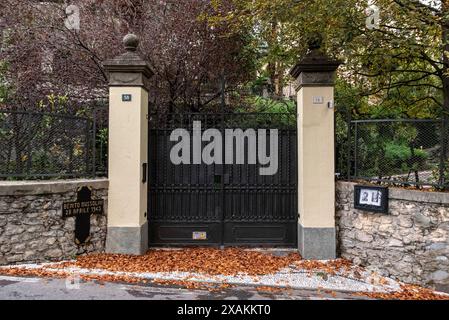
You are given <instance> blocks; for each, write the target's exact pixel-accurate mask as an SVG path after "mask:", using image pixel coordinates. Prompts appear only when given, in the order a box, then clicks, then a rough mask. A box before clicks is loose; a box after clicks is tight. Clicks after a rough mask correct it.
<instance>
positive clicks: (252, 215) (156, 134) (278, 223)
mask: <svg viewBox="0 0 449 320" xmlns="http://www.w3.org/2000/svg"><path fill="white" fill-rule="evenodd" d="M195 120H199V121H201V122H202V126H203V127H202V132H204V130H206V129H209V128H215V129H219V130H220V132H221V133H222V136H223V137H225V135H224V132H225V129H235V128H241V129H242V130H245V129H248V128H253V129H255V130H257V129H278V132H279V141H280V143H279V155H280V156H279V169H278V173H277V174H276V175H274V176H259V175H258V174H257V171H258V168H259V167H260V165H259V164H258V165H248V164H244V165H237V164H233V165H229V164H227V165H217V164H213V165H209V166H208V165H206V164H199V165H179V166H175V165H173V164H172V163H171V162H170V159H169V153H170V148H171V147H172V146H173V145H174V144H176V142H170V141H169V137H170V133H171V131H172V130H174V129H178V128H184V129H187V130H189V132H190V134H192V123H193V121H195ZM148 121H149V139H148V153H149V154H148V159H149V186H148V211H147V212H148V224H149V243H150V245H151V246H167V245H173V246H185V245H188V246H190V245H202V246H203V245H209V246H221V245H224V246H284V247H286V246H288V247H290V246H291V247H295V246H296V244H297V212H298V210H297V181H298V179H297V163H298V161H297V127H296V114H292V113H279V114H278V113H276V114H272V113H232V114H230V113H229V114H226V113H214V114H211V113H183V114H151V115H150V116H149V120H148ZM190 143H191V144H192V140H191V142H190ZM205 144H206V143H203V144H202V148H203V147H204V145H205ZM224 145H225V144H224V141H223V143H222V146H223V150H222V156H223V159H224V158H225V152H226V151H225V148H224ZM191 148H192V145H191ZM202 148H201V150H202ZM247 148H248V141H246V142H245V150H247ZM256 148H257V146H256ZM270 208H271V209H270ZM270 210H271V211H270Z"/></svg>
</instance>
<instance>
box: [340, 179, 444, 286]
mask: <svg viewBox="0 0 449 320" xmlns="http://www.w3.org/2000/svg"><path fill="white" fill-rule="evenodd" d="M354 185H355V183H350V182H338V183H337V188H336V201H337V204H336V219H337V237H338V239H337V240H338V246H339V254H340V256H341V257H343V258H346V259H349V260H351V261H353V262H354V263H356V264H359V265H363V266H367V267H369V268H371V269H373V270H376V271H378V272H380V273H381V274H383V275H385V276H391V277H393V278H396V279H398V280H401V281H404V282H408V283H416V284H420V285H424V286H429V287H435V288H437V289H439V290H444V291H449V193H434V192H421V191H415V190H406V189H398V188H390V208H389V214H388V215H383V214H374V213H369V212H363V211H359V210H356V209H354Z"/></svg>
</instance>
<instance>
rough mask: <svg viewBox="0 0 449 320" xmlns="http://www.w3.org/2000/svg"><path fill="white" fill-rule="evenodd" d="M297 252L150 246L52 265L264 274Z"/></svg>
mask: <svg viewBox="0 0 449 320" xmlns="http://www.w3.org/2000/svg"><path fill="white" fill-rule="evenodd" d="M300 259H301V257H300V255H299V254H297V253H290V254H288V255H286V256H274V255H272V254H267V253H263V252H257V251H248V250H243V249H238V248H227V249H223V250H219V249H214V248H186V249H183V250H150V251H148V252H147V253H146V254H145V255H142V256H133V255H119V254H104V253H102V254H90V255H87V256H80V257H78V259H77V260H76V261H75V262H67V263H64V264H59V265H57V266H55V267H57V268H60V267H78V268H86V269H102V270H108V271H122V272H173V271H181V272H183V271H184V272H198V273H205V274H210V275H218V274H220V275H236V274H238V273H247V274H248V275H265V274H272V273H275V272H277V271H279V270H281V269H282V268H285V267H288V266H289V265H291V264H293V262H295V261H298V260H300Z"/></svg>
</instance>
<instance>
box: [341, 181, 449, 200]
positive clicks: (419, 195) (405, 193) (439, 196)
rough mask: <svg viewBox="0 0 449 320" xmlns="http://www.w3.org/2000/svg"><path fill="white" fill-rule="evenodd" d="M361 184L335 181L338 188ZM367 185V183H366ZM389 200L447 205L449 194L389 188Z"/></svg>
mask: <svg viewBox="0 0 449 320" xmlns="http://www.w3.org/2000/svg"><path fill="white" fill-rule="evenodd" d="M360 184H363V183H356V182H348V181H337V185H338V186H339V187H340V188H344V189H352V188H353V187H354V186H355V185H360ZM367 185H369V183H367ZM389 199H390V200H405V201H412V202H420V203H434V204H443V205H449V193H448V192H430V191H419V190H408V189H401V188H391V187H390V188H389Z"/></svg>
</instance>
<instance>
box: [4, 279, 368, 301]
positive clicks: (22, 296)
mask: <svg viewBox="0 0 449 320" xmlns="http://www.w3.org/2000/svg"><path fill="white" fill-rule="evenodd" d="M356 298H357V297H355V296H353V295H351V294H349V293H343V292H327V293H326V292H321V291H319V290H283V291H281V292H275V293H273V292H261V291H260V290H257V288H255V287H232V288H228V289H225V290H222V291H220V292H210V291H208V290H203V289H201V290H200V289H185V288H180V287H176V286H170V287H166V286H159V285H154V284H148V285H130V284H125V283H98V282H93V281H88V282H85V281H82V280H81V281H72V280H67V279H45V278H18V277H9V276H0V300H311V299H314V300H316V299H319V300H322V299H326V300H333V299H356ZM358 299H360V298H358Z"/></svg>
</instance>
